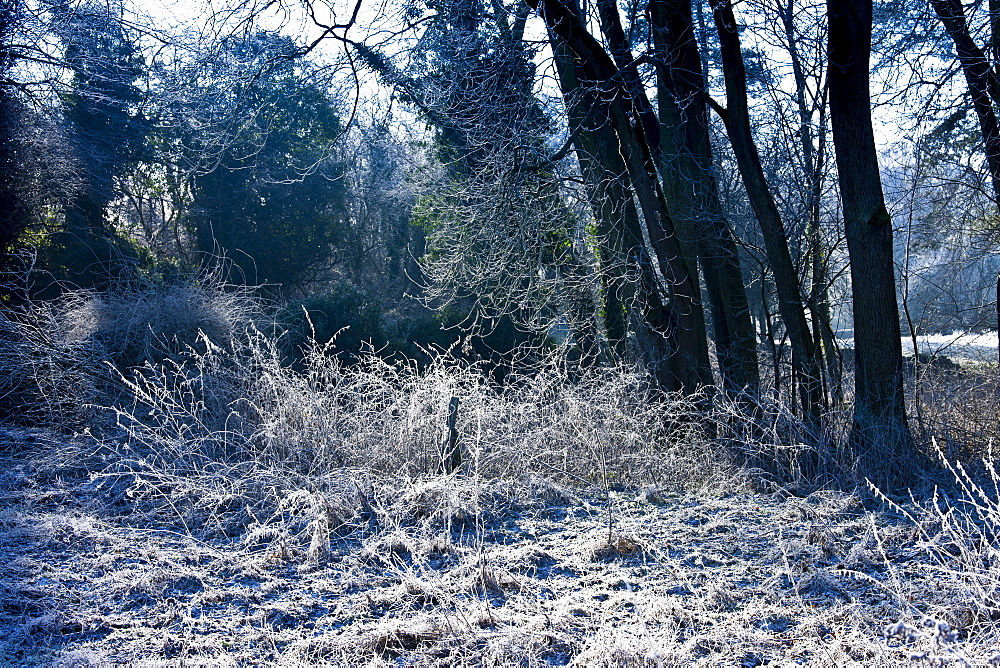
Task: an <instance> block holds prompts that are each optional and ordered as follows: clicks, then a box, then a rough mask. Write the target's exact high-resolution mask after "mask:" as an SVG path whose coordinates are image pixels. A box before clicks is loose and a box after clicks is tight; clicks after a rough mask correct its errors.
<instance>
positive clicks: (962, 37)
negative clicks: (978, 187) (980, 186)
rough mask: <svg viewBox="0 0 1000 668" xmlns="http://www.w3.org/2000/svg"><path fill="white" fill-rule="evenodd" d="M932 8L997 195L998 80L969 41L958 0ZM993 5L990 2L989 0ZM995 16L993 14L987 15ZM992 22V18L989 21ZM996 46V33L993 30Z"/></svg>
mask: <svg viewBox="0 0 1000 668" xmlns="http://www.w3.org/2000/svg"><path fill="white" fill-rule="evenodd" d="M931 4H932V5H934V11H935V12H937V15H938V18H940V19H941V23H942V24H944V28H945V30H946V31H947V32H948V35H949V36H950V37H951V39H952V41H953V42H954V43H955V51H956V52H957V53H958V59H959V61H960V62H961V64H962V72H963V73H964V74H965V81H966V83H967V84H968V86H969V95H970V96H971V97H972V106H973V107H974V108H975V110H976V116H978V117H979V127H980V129H981V131H982V134H983V144H984V145H985V148H986V164H987V166H988V167H989V170H990V176H991V178H992V181H993V198H994V200H998V199H1000V123H998V122H997V115H996V111H995V110H994V105H995V104H1000V80H998V79H997V73H996V72H995V71H994V70H993V68H992V67H991V66H990V61H989V58H987V56H986V54H984V53H983V52H982V50H981V49H980V48H979V47H978V46H977V45H976V43H975V42H974V41H973V39H972V36H971V35H970V34H969V26H968V24H966V22H965V14H964V13H963V11H962V4H961V2H959V0H932V2H931ZM990 7H991V8H992V7H993V2H991V3H990ZM991 18H992V19H994V21H995V20H996V17H991ZM991 25H993V22H991ZM993 39H994V42H993V47H994V48H996V46H997V45H996V41H995V40H996V39H997V35H996V33H994V34H993Z"/></svg>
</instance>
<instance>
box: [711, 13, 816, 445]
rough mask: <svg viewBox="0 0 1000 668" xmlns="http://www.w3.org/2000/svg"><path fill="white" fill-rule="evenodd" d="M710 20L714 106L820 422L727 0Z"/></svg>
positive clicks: (797, 288)
mask: <svg viewBox="0 0 1000 668" xmlns="http://www.w3.org/2000/svg"><path fill="white" fill-rule="evenodd" d="M711 4H712V9H713V10H714V17H715V25H716V28H717V29H718V32H719V42H720V46H721V51H722V65H723V73H724V76H725V81H726V100H727V109H725V110H721V109H720V110H719V111H720V113H721V115H722V118H723V121H724V122H725V124H726V131H727V133H728V134H729V140H730V142H731V143H732V146H733V153H734V154H735V156H736V163H737V166H738V167H739V170H740V176H741V177H742V179H743V185H744V186H745V187H746V190H747V196H748V197H749V198H750V205H751V207H752V208H753V211H754V214H755V215H756V217H757V220H758V222H760V228H761V232H762V235H763V237H764V248H765V250H766V252H767V260H768V265H769V266H770V267H771V271H772V273H773V274H774V285H775V288H776V289H777V293H778V312H779V313H780V314H781V318H782V320H783V321H784V324H785V329H786V330H787V332H788V339H789V342H790V343H791V346H792V367H793V369H794V371H795V375H796V376H797V378H798V381H799V401H800V402H801V405H802V412H803V415H804V417H805V419H806V422H807V423H808V424H809V425H810V426H811V427H813V428H818V427H819V422H820V407H821V403H822V399H821V398H822V381H821V377H820V369H819V363H818V360H817V358H816V345H815V343H814V342H813V339H812V334H811V333H810V331H809V324H808V322H807V320H806V312H805V306H804V304H803V300H802V288H801V285H800V283H799V277H798V272H797V271H796V270H795V265H794V264H793V263H792V256H791V254H790V253H789V250H788V240H787V235H786V234H785V226H784V223H783V222H782V220H781V214H780V213H779V212H778V206H777V204H776V203H775V201H774V196H773V195H772V193H771V190H770V187H769V186H768V183H767V179H766V178H765V176H764V169H763V167H762V166H761V161H760V154H759V153H758V151H757V145H756V144H755V143H754V140H753V134H752V133H751V128H750V111H749V106H748V104H747V75H746V67H745V65H744V63H743V51H742V49H741V47H740V38H739V33H738V32H737V26H736V18H735V16H734V15H733V8H732V5H731V4H730V2H729V0H712V2H711Z"/></svg>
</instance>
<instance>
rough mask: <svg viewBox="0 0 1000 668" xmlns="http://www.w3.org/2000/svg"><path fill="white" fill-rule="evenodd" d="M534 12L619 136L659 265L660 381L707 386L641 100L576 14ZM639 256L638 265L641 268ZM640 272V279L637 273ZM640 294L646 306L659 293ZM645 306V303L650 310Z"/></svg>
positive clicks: (554, 2) (550, 6)
mask: <svg viewBox="0 0 1000 668" xmlns="http://www.w3.org/2000/svg"><path fill="white" fill-rule="evenodd" d="M527 1H528V4H529V5H530V6H531V7H532V8H534V9H537V10H538V11H539V13H540V14H541V16H542V18H543V19H544V20H545V22H546V24H547V25H548V27H549V30H550V31H551V32H552V33H553V34H555V35H556V36H557V37H558V38H559V39H561V40H562V41H563V43H564V44H565V45H566V47H567V48H569V49H570V51H572V53H573V55H574V56H575V64H576V67H575V69H576V73H577V77H578V79H579V83H580V85H581V86H582V87H583V88H586V89H592V90H593V91H595V99H597V101H598V104H600V105H602V106H603V107H604V108H605V109H606V110H607V114H608V119H609V121H610V127H611V128H612V129H613V130H614V133H615V135H616V137H617V141H616V144H617V146H616V148H617V149H618V152H619V153H620V155H621V157H622V159H623V161H624V165H625V168H626V170H627V172H628V175H629V181H630V185H631V186H632V189H633V190H634V192H635V194H636V196H637V199H638V201H639V206H640V208H641V210H642V214H643V218H644V219H645V222H646V229H647V231H648V234H649V238H650V242H651V243H652V245H653V249H654V251H655V253H656V258H657V263H658V265H659V269H660V272H661V273H662V275H663V278H664V280H665V281H666V283H667V290H668V295H669V300H668V302H667V303H666V304H664V306H666V307H667V308H666V309H664V310H661V311H660V312H659V314H656V313H653V312H651V310H650V309H647V315H649V316H651V317H654V318H656V319H657V320H658V321H657V322H650V325H651V326H652V327H653V328H654V329H656V331H658V332H659V333H660V334H661V335H662V336H664V337H666V340H667V341H668V343H669V353H668V355H667V357H666V359H664V360H663V365H662V367H661V370H660V372H659V375H660V376H661V377H663V378H665V379H667V381H668V382H667V383H666V387H667V389H675V390H682V391H684V392H685V393H689V394H691V393H695V392H697V391H698V390H700V389H701V388H703V387H705V386H709V385H711V384H712V375H711V368H710V366H709V360H708V346H707V341H706V338H705V321H704V314H703V312H702V308H701V302H700V295H699V288H698V282H697V276H696V274H695V273H694V272H693V271H692V269H691V266H690V263H689V262H688V260H687V258H686V257H685V254H684V252H683V249H682V248H681V243H680V240H679V239H678V237H677V234H676V230H675V228H674V222H673V219H672V218H671V216H670V212H669V210H668V208H667V204H666V201H665V199H664V196H663V192H662V190H661V188H660V184H659V180H658V178H657V174H656V166H655V164H654V162H653V155H652V152H651V149H650V146H649V144H648V143H647V139H646V135H645V133H644V132H643V124H642V120H641V118H638V117H637V116H638V115H639V114H637V113H636V112H637V110H638V111H639V112H641V107H640V105H641V104H642V101H641V100H637V99H633V96H634V95H636V94H637V93H636V91H635V90H634V89H631V88H630V86H629V85H628V83H627V77H618V76H616V75H618V74H619V68H618V67H617V66H616V64H615V62H614V60H613V59H612V58H611V56H609V55H608V53H607V51H605V50H604V47H602V46H601V44H600V43H599V42H598V41H597V40H596V39H594V37H593V36H592V35H590V33H589V32H587V30H586V28H585V27H584V24H583V21H582V19H581V18H580V16H579V14H578V13H577V12H576V11H575V10H574V9H572V8H571V7H568V6H567V5H565V4H563V3H562V2H560V0H527ZM641 259H642V258H641V257H640V258H639V260H640V266H641V264H642V263H641ZM640 273H642V272H640ZM641 287H643V288H644V289H645V291H646V295H644V297H645V298H647V299H652V298H653V295H654V293H655V292H657V290H653V289H650V287H649V286H641ZM648 303H649V302H647V304H648Z"/></svg>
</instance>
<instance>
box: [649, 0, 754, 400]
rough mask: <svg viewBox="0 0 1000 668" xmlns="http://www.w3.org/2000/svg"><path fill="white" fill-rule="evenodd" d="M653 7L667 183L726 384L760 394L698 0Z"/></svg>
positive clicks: (657, 0) (665, 0)
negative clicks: (711, 123) (719, 165)
mask: <svg viewBox="0 0 1000 668" xmlns="http://www.w3.org/2000/svg"><path fill="white" fill-rule="evenodd" d="M648 12H649V22H650V33H651V35H652V38H653V45H654V53H655V62H656V65H657V73H658V77H657V79H658V101H659V106H660V123H661V130H660V138H661V142H662V144H661V147H660V154H661V172H662V174H663V181H664V188H665V190H666V192H667V195H668V200H669V201H670V205H671V211H672V213H673V214H674V218H675V220H676V221H677V227H678V230H679V231H680V232H681V235H682V237H684V238H685V241H686V242H687V245H688V246H691V247H693V248H695V249H696V255H697V256H698V258H699V259H700V261H701V262H700V264H701V269H702V276H703V278H704V280H705V287H706V289H707V292H708V299H709V304H710V305H711V309H712V326H713V331H714V333H715V346H716V353H717V356H718V360H719V371H720V373H721V376H722V379H723V384H724V387H725V389H726V390H727V391H728V392H731V393H739V392H748V393H750V394H751V395H756V394H757V392H758V391H759V388H760V372H759V369H758V366H757V337H756V331H755V330H754V326H753V322H752V320H751V317H750V308H749V306H748V304H747V295H746V288H745V285H744V281H743V272H742V269H741V267H740V258H739V252H738V250H737V247H736V242H735V240H734V238H733V234H732V231H731V230H730V228H729V224H728V222H727V220H726V217H725V214H724V213H723V212H722V204H721V202H720V201H719V192H718V186H717V184H716V181H715V178H714V176H713V167H714V164H713V156H712V145H711V142H710V139H709V128H708V107H707V104H706V101H705V77H704V73H703V71H702V67H701V55H700V53H699V50H698V43H697V41H696V39H695V33H694V25H693V19H692V13H691V0H651V2H650V3H649V7H648ZM689 252H690V251H689Z"/></svg>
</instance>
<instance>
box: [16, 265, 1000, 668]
mask: <svg viewBox="0 0 1000 668" xmlns="http://www.w3.org/2000/svg"><path fill="white" fill-rule="evenodd" d="M178 299H180V300H181V301H180V302H178V301H177V300H178ZM131 300H135V301H136V303H138V304H139V307H137V308H136V309H135V310H134V312H133V311H130V308H129V304H130V303H131ZM185 300H186V301H185ZM181 302H183V303H184V304H187V305H188V306H187V307H184V308H181V307H180V306H179V305H178V304H181ZM171 304H173V306H171ZM262 314H263V313H262V311H261V310H260V309H259V308H258V307H257V306H256V305H254V304H252V303H250V302H247V301H246V296H245V295H240V294H238V293H231V292H227V291H225V290H220V289H219V288H218V287H212V286H208V285H202V286H187V287H182V286H174V287H173V288H170V289H167V290H159V291H147V292H144V293H142V294H141V295H134V294H133V295H75V296H70V297H68V298H66V299H64V300H63V301H61V302H59V303H57V304H48V305H40V306H39V307H38V308H36V309H34V310H29V311H26V312H24V313H22V314H20V315H19V316H18V317H14V316H10V317H6V318H5V319H4V320H3V321H2V324H3V325H4V326H3V328H2V330H0V331H2V334H3V336H4V337H5V339H7V341H6V344H7V345H5V346H4V347H3V348H2V350H3V351H4V352H3V355H4V356H3V357H2V359H0V361H2V364H3V365H4V369H5V370H6V371H7V374H6V376H5V377H6V378H7V379H11V378H13V379H15V380H16V383H15V382H13V381H9V382H10V384H9V387H13V388H15V389H16V394H12V393H11V392H8V393H7V397H8V398H7V401H8V406H9V404H10V402H12V401H15V400H16V401H18V402H21V405H22V406H23V408H24V411H22V412H21V413H18V414H16V415H14V416H12V417H15V418H20V424H19V425H17V424H15V423H14V421H11V422H9V423H8V425H7V426H6V427H3V428H2V430H0V527H2V534H0V552H2V553H3V554H8V555H14V556H13V557H12V558H10V559H7V560H5V561H4V562H3V563H2V564H0V599H2V603H3V607H2V613H0V614H2V616H0V638H2V640H0V664H3V665H7V664H10V665H22V664H31V663H39V664H47V663H51V662H54V661H55V662H59V661H61V662H62V663H63V664H64V665H87V664H100V663H102V662H104V663H107V662H110V661H121V662H139V661H178V662H184V663H183V664H182V665H201V664H208V665H247V664H282V663H283V664H286V665H298V664H322V663H323V662H327V663H331V664H338V663H339V664H341V665H356V664H373V665H468V664H480V663H485V664H494V665H495V664H501V665H505V664H511V663H513V664H522V665H549V664H564V663H572V662H575V663H577V664H578V665H588V666H589V665H609V666H610V665H614V666H618V665H637V666H642V665H657V664H673V663H686V664H690V663H702V664H705V665H717V664H719V663H731V664H741V665H758V664H761V663H763V662H765V661H769V662H782V663H803V664H812V665H831V664H834V665H839V664H850V663H856V664H870V663H899V662H905V661H912V660H917V659H926V660H929V661H932V662H935V661H937V662H942V661H956V662H958V663H962V662H965V663H968V664H972V665H975V664H981V663H983V662H986V661H989V660H991V659H993V658H994V653H995V652H996V649H995V648H996V647H997V646H998V642H1000V639H998V638H997V634H998V631H1000V625H998V619H1000V610H998V608H997V604H996V599H997V593H998V592H997V585H998V584H1000V581H998V579H997V576H996V573H997V572H998V570H997V569H998V567H1000V564H997V563H996V557H997V551H996V536H997V535H998V534H1000V526H997V522H998V521H1000V520H997V518H998V517H1000V510H998V508H1000V506H998V504H997V496H998V493H997V485H998V483H997V476H996V475H995V473H994V471H993V469H992V460H991V459H989V458H987V460H986V463H985V464H982V463H980V464H979V465H978V467H975V466H971V464H970V467H967V468H960V467H958V465H955V464H953V465H952V472H951V473H948V472H947V470H945V471H944V474H945V477H946V478H950V479H951V480H953V481H954V483H953V484H951V485H950V486H948V487H947V488H942V491H939V492H938V493H937V494H936V495H935V494H934V493H932V492H930V491H928V492H927V493H925V494H923V495H922V496H921V495H920V494H919V493H914V496H913V497H912V498H910V499H904V498H899V497H893V499H891V500H890V499H887V498H880V495H879V492H878V491H877V490H869V489H866V488H865V487H864V486H863V484H861V481H862V479H863V478H862V477H860V476H858V474H859V473H860V474H863V473H864V472H857V471H852V470H851V461H850V457H849V451H848V450H846V449H845V446H844V442H843V438H842V433H843V431H844V425H845V424H847V422H846V420H845V417H844V416H845V415H847V414H848V413H847V409H846V408H842V409H841V410H840V411H839V412H836V413H831V414H830V415H829V416H828V417H827V420H826V424H827V425H828V426H830V428H831V429H834V428H835V429H836V430H838V431H836V433H834V432H833V431H831V433H829V434H826V435H817V434H809V433H807V432H806V431H805V430H804V427H803V426H802V425H801V423H799V422H798V421H797V420H796V419H795V416H794V415H793V414H792V413H791V412H790V411H788V410H787V409H785V408H783V407H782V406H780V405H779V404H776V403H774V402H768V401H766V400H762V399H760V398H745V399H744V400H737V401H731V402H726V401H724V400H722V399H721V398H719V399H718V400H717V402H716V408H715V409H714V410H713V411H712V412H711V413H710V414H708V415H706V414H704V413H698V412H697V410H696V405H695V404H693V403H692V402H690V401H688V400H685V399H683V398H679V397H673V396H669V395H664V394H662V393H659V392H656V391H654V390H652V389H650V388H649V387H648V386H647V384H646V382H645V380H644V378H643V377H642V375H641V374H639V373H637V372H635V371H634V370H630V369H625V368H615V369H604V370H602V371H600V372H594V373H591V374H588V375H585V376H584V377H583V378H572V379H571V378H569V377H568V376H567V375H566V374H565V373H564V372H563V371H561V367H560V366H559V365H557V364H553V365H552V366H550V367H546V368H538V369H535V370H533V372H532V373H531V374H526V375H524V376H523V377H521V378H519V379H517V381H516V382H513V383H510V384H508V385H505V386H502V387H501V386H497V385H495V384H493V383H492V382H491V381H490V380H489V376H488V374H484V373H482V372H481V370H480V369H478V368H477V367H476V366H474V365H471V366H470V365H468V364H464V363H460V362H458V361H455V360H451V359H448V358H446V357H444V358H441V359H439V360H437V361H436V362H435V363H433V364H431V365H430V366H429V367H427V368H423V369H418V368H416V367H414V366H408V365H405V364H388V363H386V362H384V361H381V360H379V359H377V358H374V357H373V358H370V359H368V360H366V361H364V362H363V363H361V364H356V365H352V366H343V365H341V364H340V363H339V362H338V361H337V359H336V358H335V357H334V356H332V355H329V354H328V352H329V351H327V350H324V349H323V348H322V347H314V348H313V349H312V350H311V351H310V352H309V354H308V355H307V357H306V361H305V365H304V366H305V372H300V371H293V370H291V369H289V368H287V367H285V366H283V365H282V364H281V363H280V359H279V353H278V346H277V345H276V342H275V340H274V337H273V335H272V334H271V333H270V332H271V330H270V329H269V327H268V326H266V321H265V320H263V319H262ZM170 318H175V319H176V323H177V324H176V326H175V327H173V329H172V328H171V327H170V326H167V325H165V324H164V323H168V322H169V320H170ZM181 325H183V327H182V326H181ZM172 332H173V333H172ZM146 333H149V335H148V336H147V334H146ZM118 344H121V345H118ZM123 350H125V351H131V352H129V354H128V355H127V356H123V355H122V354H121V351H123ZM936 372H939V373H941V374H947V375H942V376H941V379H940V382H937V383H931V384H930V385H929V387H934V388H936V389H935V392H936V393H932V392H930V391H926V392H924V393H923V394H922V396H921V398H920V401H922V402H923V403H922V404H921V405H922V407H923V412H922V420H923V423H924V425H925V426H927V425H931V426H933V429H931V428H930V427H928V431H927V433H928V434H930V435H933V436H934V441H935V443H938V444H939V445H940V446H941V450H942V457H943V458H944V460H945V461H952V460H953V459H954V457H955V456H956V455H968V456H969V458H970V459H975V457H974V456H973V455H975V456H978V455H981V454H986V455H990V450H989V448H988V447H987V446H985V445H976V448H975V449H974V450H968V451H963V450H962V449H961V448H954V447H951V446H952V445H955V444H959V445H961V444H969V443H972V442H973V441H972V437H971V436H969V434H973V433H975V434H980V435H982V437H983V438H985V437H986V436H985V434H987V432H988V429H989V426H988V425H986V424H985V423H984V425H983V426H981V427H977V429H978V430H979V431H974V430H972V429H971V428H970V425H971V424H972V423H971V422H970V419H971V418H970V417H969V415H977V416H978V415H980V414H982V413H983V412H984V411H987V409H988V406H990V405H992V404H989V401H991V400H992V399H990V397H994V398H995V395H996V393H995V392H994V393H992V394H991V393H990V392H988V391H984V388H986V389H988V388H987V385H986V384H985V383H986V379H985V377H983V378H980V376H977V375H975V374H982V373H985V372H984V371H983V370H978V371H976V370H973V371H957V370H947V371H936ZM989 387H992V386H989ZM945 391H947V392H951V393H952V394H950V395H947V397H949V398H948V399H947V401H945V400H943V399H942V397H944V396H946V395H944V394H942V393H944V392H945ZM12 397H13V398H12ZM455 398H457V399H458V400H459V403H458V412H457V419H456V420H455V427H456V430H457V435H458V442H459V443H460V445H461V450H462V458H461V462H460V463H458V462H457V461H456V460H454V459H452V458H450V457H449V456H448V454H449V453H448V452H447V451H446V445H447V444H448V443H449V441H450V438H451V434H450V431H449V427H448V418H449V412H450V408H449V407H450V405H451V404H452V400H453V399H455ZM975 401H980V402H986V403H981V404H975ZM932 409H935V410H937V412H936V413H935V412H932ZM26 416H27V417H26ZM959 423H961V425H960V424H959ZM29 425H34V428H31V427H30V426H29ZM831 425H832V426H831ZM960 426H962V428H965V429H966V431H965V432H960V431H958V429H959V427H960ZM935 430H937V431H935ZM949 430H950V431H949ZM74 432H75V433H74ZM945 432H947V433H949V434H951V437H950V438H951V441H948V440H947V439H942V438H940V437H939V436H938V435H939V434H941V433H945ZM993 433H995V432H993ZM977 438H979V436H977ZM963 439H965V440H963ZM976 443H979V441H976ZM987 445H988V444H987ZM449 463H450V464H451V465H452V466H454V471H452V472H450V473H449V472H448V470H449V469H450V468H451V466H449ZM455 465H457V466H455ZM967 471H968V472H967ZM931 475H938V477H939V478H941V474H940V473H938V474H933V473H932V474H931ZM941 479H944V478H941ZM820 483H823V484H825V485H826V487H827V488H826V489H824V488H823V487H822V485H821V484H820ZM834 489H839V490H840V491H834ZM932 489H933V488H932V487H931V486H927V490H932ZM944 489H948V491H947V492H945V491H943V490H944ZM996 660H997V661H1000V657H997V659H996Z"/></svg>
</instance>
